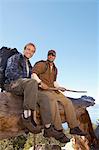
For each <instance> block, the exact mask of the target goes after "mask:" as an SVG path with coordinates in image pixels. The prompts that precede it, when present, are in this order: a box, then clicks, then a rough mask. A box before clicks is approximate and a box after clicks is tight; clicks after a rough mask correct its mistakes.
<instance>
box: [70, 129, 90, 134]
mask: <svg viewBox="0 0 99 150" xmlns="http://www.w3.org/2000/svg"><path fill="white" fill-rule="evenodd" d="M70 134H76V135H81V136H86V135H87V133H85V132H83V131H81V130H80V129H79V127H75V128H72V129H70Z"/></svg>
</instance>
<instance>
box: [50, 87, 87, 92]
mask: <svg viewBox="0 0 99 150" xmlns="http://www.w3.org/2000/svg"><path fill="white" fill-rule="evenodd" d="M64 89H65V88H64ZM48 90H52V91H58V90H61V88H60V87H59V88H49V89H48ZM64 91H68V92H76V93H87V91H77V90H69V89H65V90H64Z"/></svg>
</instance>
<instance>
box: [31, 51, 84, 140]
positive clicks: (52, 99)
mask: <svg viewBox="0 0 99 150" xmlns="http://www.w3.org/2000/svg"><path fill="white" fill-rule="evenodd" d="M55 58H56V52H55V50H49V51H48V54H47V60H46V61H39V62H37V63H35V65H34V67H33V70H32V78H34V79H35V80H36V81H37V82H38V85H39V91H40V92H41V94H42V95H43V97H44V95H47V97H48V98H49V103H50V107H51V114H52V119H53V123H54V126H55V128H56V129H57V130H60V131H62V129H63V128H62V122H61V117H60V113H59V107H58V101H59V102H60V103H61V104H62V105H63V107H64V111H65V115H66V120H67V123H68V126H69V127H70V133H71V134H77V135H85V133H84V132H82V131H81V130H80V129H79V127H78V121H77V118H76V113H75V110H74V106H73V104H72V102H71V100H69V99H68V98H67V97H66V96H64V95H63V94H62V93H61V92H60V91H62V92H64V91H65V90H66V89H65V88H63V87H60V86H59V84H58V83H57V81H56V79H57V68H56V66H55V64H54V60H55ZM51 88H58V89H59V90H60V91H58V90H57V91H54V90H50V89H51ZM44 136H46V137H47V133H46V132H45V133H44Z"/></svg>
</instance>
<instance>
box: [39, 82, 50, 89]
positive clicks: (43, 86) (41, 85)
mask: <svg viewBox="0 0 99 150" xmlns="http://www.w3.org/2000/svg"><path fill="white" fill-rule="evenodd" d="M39 87H40V88H42V89H43V90H48V89H49V87H48V86H47V85H46V84H45V83H43V82H41V84H40V85H39Z"/></svg>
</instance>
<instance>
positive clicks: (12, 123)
mask: <svg viewBox="0 0 99 150" xmlns="http://www.w3.org/2000/svg"><path fill="white" fill-rule="evenodd" d="M70 99H71V101H72V102H73V104H74V107H75V111H76V114H77V118H78V121H79V123H80V128H81V129H82V130H83V131H86V132H88V135H89V137H90V138H89V139H90V141H91V142H92V138H95V135H94V131H93V128H92V123H91V120H90V116H89V114H88V111H87V110H86V107H89V106H93V105H94V100H92V101H89V100H88V99H89V98H87V97H86V99H87V101H86V100H85V98H84V97H81V98H79V99H74V98H70ZM22 104H23V98H22V97H21V96H16V95H13V94H11V93H8V92H1V93H0V139H4V138H10V137H14V136H18V135H21V134H23V133H24V127H23V125H22V120H21V114H22V112H23V105H22ZM59 110H60V114H61V118H62V122H63V123H64V122H66V119H65V115H64V109H63V106H62V105H61V104H60V103H59ZM37 120H38V123H39V124H41V123H42V122H41V118H40V112H39V107H38V108H37Z"/></svg>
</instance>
